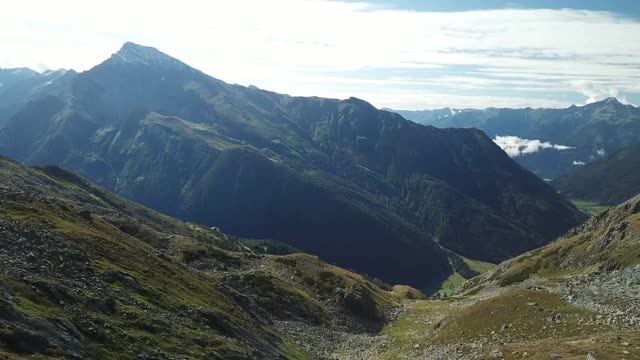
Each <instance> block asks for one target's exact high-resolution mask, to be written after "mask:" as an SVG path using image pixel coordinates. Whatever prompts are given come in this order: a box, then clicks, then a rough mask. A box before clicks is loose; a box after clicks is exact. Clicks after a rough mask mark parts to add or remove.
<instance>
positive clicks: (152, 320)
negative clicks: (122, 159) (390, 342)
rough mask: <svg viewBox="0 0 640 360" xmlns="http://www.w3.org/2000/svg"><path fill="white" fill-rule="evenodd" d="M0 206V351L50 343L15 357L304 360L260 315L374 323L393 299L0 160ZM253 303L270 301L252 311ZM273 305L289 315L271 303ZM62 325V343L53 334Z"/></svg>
mask: <svg viewBox="0 0 640 360" xmlns="http://www.w3.org/2000/svg"><path fill="white" fill-rule="evenodd" d="M0 198H2V202H1V205H0V225H1V227H2V229H5V230H4V231H5V232H2V230H0V232H2V236H0V241H2V243H3V246H2V249H1V250H0V260H2V261H1V262H0V295H2V297H0V300H2V299H4V300H3V301H0V355H1V354H3V353H4V354H11V355H10V356H11V357H14V356H16V351H17V352H20V351H24V349H22V350H21V349H20V346H19V344H17V343H16V337H18V338H19V337H20V336H24V334H22V333H17V331H18V330H19V329H23V330H24V331H27V333H31V334H35V335H34V336H35V338H36V339H40V340H42V339H43V338H47V337H49V338H50V339H51V340H50V342H49V343H48V345H47V346H44V345H43V346H42V347H41V348H37V347H32V348H31V349H30V350H28V351H26V353H28V352H36V353H41V354H44V355H46V356H48V357H68V356H71V354H80V355H81V356H89V357H92V358H104V359H110V358H123V357H124V358H135V357H136V356H137V355H138V354H139V353H141V352H146V353H147V354H150V355H152V356H165V357H166V356H178V355H179V356H181V357H185V358H202V357H204V356H209V357H214V358H215V357H220V358H245V357H248V356H258V357H264V358H271V357H279V356H284V357H287V358H304V357H306V355H305V354H304V352H302V351H301V349H300V348H298V346H297V345H294V344H293V343H292V342H291V341H289V340H288V339H286V338H285V337H283V336H282V335H280V334H278V333H277V332H276V330H275V329H273V328H272V326H271V320H270V319H272V318H284V319H289V318H292V317H293V316H294V315H296V316H297V317H295V319H296V320H300V321H311V320H309V319H318V320H319V321H320V322H321V323H322V322H323V321H324V322H327V319H329V320H330V318H331V317H335V316H336V315H337V314H336V313H330V312H327V311H326V310H325V308H324V307H323V301H331V302H337V304H338V306H339V307H338V309H339V310H340V311H341V312H343V316H344V317H347V318H352V319H354V320H355V321H359V320H362V321H363V322H367V321H369V322H371V323H379V322H381V321H383V314H382V313H383V311H384V309H385V308H386V307H388V306H393V305H395V304H397V303H398V301H399V299H400V297H399V296H398V295H396V294H394V293H391V292H387V291H384V290H382V289H380V288H378V287H377V286H375V285H373V284H372V283H370V282H369V281H367V280H366V279H364V278H362V277H361V276H360V275H357V274H353V273H350V272H348V271H345V270H342V269H339V268H336V267H333V266H330V265H327V264H325V263H323V262H322V261H321V260H319V259H317V258H314V257H310V256H306V255H289V256H285V257H281V256H270V255H258V254H256V253H255V252H253V251H252V250H251V248H250V246H253V245H256V243H255V242H242V241H239V240H237V239H233V238H230V237H227V236H226V235H224V234H221V233H218V232H216V231H213V230H210V229H207V228H203V227H199V226H197V225H193V224H185V223H182V222H180V221H177V220H175V219H172V218H169V217H166V216H163V215H160V214H158V213H156V212H154V211H151V210H148V209H146V208H143V207H141V206H138V205H136V204H133V203H131V202H128V201H125V200H122V199H120V198H118V197H115V196H113V195H111V194H109V193H108V192H106V191H104V190H102V189H100V188H96V187H94V186H92V185H90V184H89V183H87V182H86V181H85V180H83V179H81V178H78V177H76V176H74V175H72V174H69V173H67V172H64V171H61V170H59V169H57V168H46V169H40V170H37V169H26V168H23V167H22V166H20V165H18V164H16V163H13V162H11V161H8V160H4V159H0ZM34 234H35V235H34ZM20 238H22V239H26V240H19V239H20ZM18 241H21V242H20V244H18ZM256 246H258V247H259V248H260V249H264V246H265V243H264V242H261V243H257V245H256ZM222 248H226V249H232V250H244V251H245V252H244V253H241V252H228V251H226V250H223V249H222ZM278 249H279V250H282V249H283V247H278ZM9 261H11V263H10V266H6V265H7V264H9V263H8V262H9ZM3 264H4V265H3ZM263 264H267V265H268V266H265V267H262V265H263ZM25 274H26V275H25ZM234 279H237V280H238V281H232V280H234ZM337 292H339V293H340V296H336V293H337ZM253 295H267V297H268V296H272V297H273V298H272V299H271V301H269V299H266V298H267V297H263V299H262V300H263V301H261V302H258V303H257V306H256V303H254V300H252V299H255V296H253ZM321 295H323V296H324V297H322V296H321ZM265 299H266V300H265ZM285 300H286V301H289V300H290V301H291V303H292V304H295V305H296V306H297V309H298V310H300V311H298V313H296V314H293V313H292V312H290V311H288V310H289V309H286V308H285V309H278V308H277V307H274V306H277V304H278V303H279V302H283V301H285ZM67 321H68V322H69V324H71V325H69V326H71V327H72V328H73V329H74V331H73V332H72V335H71V336H70V338H71V339H72V340H73V342H72V344H71V345H69V344H68V343H66V342H65V341H66V340H64V339H65V338H64V336H63V333H64V331H62V330H60V326H61V325H60V324H61V323H64V324H67ZM52 327H53V329H54V330H50V331H51V334H48V333H47V331H45V330H46V329H51V328H52ZM16 334H18V335H16ZM20 334H22V335H20ZM39 336H40V337H39ZM74 344H75V345H74ZM26 353H25V354H24V355H28V354H26Z"/></svg>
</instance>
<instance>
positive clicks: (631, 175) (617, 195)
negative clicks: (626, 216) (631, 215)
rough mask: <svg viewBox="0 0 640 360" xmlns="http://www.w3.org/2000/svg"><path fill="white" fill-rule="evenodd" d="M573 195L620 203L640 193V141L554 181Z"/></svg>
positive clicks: (564, 190)
mask: <svg viewBox="0 0 640 360" xmlns="http://www.w3.org/2000/svg"><path fill="white" fill-rule="evenodd" d="M552 185H553V186H554V187H555V188H556V189H558V190H559V191H560V192H562V193H563V194H564V195H566V196H567V197H570V198H577V199H584V200H590V201H593V202H596V203H598V204H602V205H618V204H621V203H622V202H624V201H626V200H627V199H629V198H631V197H634V196H635V195H638V194H640V144H635V145H631V146H627V147H625V148H623V149H622V150H619V151H617V152H615V153H613V154H611V155H608V156H606V157H604V158H602V159H598V160H596V161H594V162H592V163H589V164H587V165H586V166H583V167H580V168H578V169H576V170H575V171H574V172H572V173H570V174H568V175H565V176H562V177H560V178H558V179H556V180H554V181H553V183H552Z"/></svg>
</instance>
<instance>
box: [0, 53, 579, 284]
mask: <svg viewBox="0 0 640 360" xmlns="http://www.w3.org/2000/svg"><path fill="white" fill-rule="evenodd" d="M0 153H3V154H6V155H8V156H11V157H13V158H16V159H18V160H19V161H21V162H24V163H27V164H57V165H60V166H63V167H65V168H67V169H70V170H72V171H74V172H76V173H78V174H80V175H82V176H86V177H87V178H89V179H91V180H92V181H95V182H96V183H98V184H100V185H102V186H105V187H107V188H108V189H112V190H113V191H115V192H116V193H118V194H120V195H123V196H125V197H127V198H129V199H132V200H135V201H137V202H140V203H142V204H144V205H146V206H149V207H152V208H154V209H156V210H158V211H161V212H163V213H166V214H169V215H173V216H177V217H179V218H180V219H184V220H189V221H196V222H199V223H203V224H207V225H209V226H217V227H220V228H221V229H223V230H224V231H228V232H230V233H232V234H235V235H239V236H246V237H256V238H271V239H276V240H280V241H283V242H286V243H288V244H291V245H293V246H295V247H297V248H300V249H302V250H304V251H307V252H310V253H313V254H316V255H319V256H321V257H322V258H323V259H326V260H328V261H330V262H333V263H336V264H339V265H342V266H346V267H349V268H354V269H356V270H359V271H362V272H365V273H368V274H370V275H372V276H377V277H380V278H383V279H384V280H387V281H389V282H393V283H408V284H411V285H415V286H417V287H420V288H422V289H427V288H432V287H433V286H436V288H437V286H438V284H439V283H440V282H441V281H442V280H443V279H446V278H447V277H449V276H450V275H451V274H453V273H454V272H458V273H462V274H466V275H467V276H469V275H472V274H473V273H474V272H473V271H470V269H468V267H466V266H465V265H464V261H462V260H461V258H460V257H459V256H458V255H456V253H457V254H460V255H465V256H469V257H472V258H476V259H480V260H487V261H495V262H497V261H500V260H503V259H505V258H508V257H510V256H513V255H516V254H519V253H521V252H523V251H526V250H528V249H531V248H534V247H537V246H540V245H542V244H544V243H545V242H547V241H549V240H550V239H552V238H554V237H555V236H557V235H558V234H560V233H562V232H564V231H566V230H567V229H568V228H570V227H572V226H574V225H576V224H577V223H579V222H580V221H581V220H582V215H581V214H580V213H579V212H578V211H577V210H576V209H575V208H574V207H573V206H572V205H570V204H568V203H567V202H566V201H564V200H563V199H562V198H561V197H559V196H558V195H557V194H556V193H555V191H554V190H553V189H552V188H550V187H549V186H548V185H546V184H544V183H543V182H542V181H541V180H539V179H538V178H537V177H536V176H534V175H533V174H531V173H529V172H527V171H526V170H523V169H522V168H521V167H520V166H518V165H517V164H516V163H515V162H513V161H512V160H511V159H510V158H509V157H508V156H506V154H504V152H502V151H501V150H500V149H499V148H498V147H497V146H496V145H495V144H494V143H493V142H492V141H491V139H489V138H488V137H487V136H486V135H484V134H483V133H482V132H480V131H477V130H453V129H445V130H443V129H436V128H433V127H425V126H421V125H417V124H415V123H412V122H410V121H407V120H405V119H403V118H402V117H400V116H398V115H397V114H393V113H390V112H386V111H380V110H377V109H376V108H374V107H373V106H371V105H370V104H368V103H367V102H365V101H362V100H359V99H355V98H351V99H347V100H334V99H323V98H302V97H291V96H287V95H281V94H276V93H273V92H269V91H265V90H260V89H258V88H255V87H242V86H237V85H229V84H226V83H224V82H222V81H220V80H217V79H214V78H211V77H209V76H207V75H205V74H203V73H202V72H200V71H198V70H196V69H193V68H191V67H189V66H188V65H186V64H184V63H182V62H180V61H179V60H176V59H174V58H171V57H169V56H168V55H166V54H163V53H161V52H159V51H158V50H156V49H153V48H148V47H143V46H139V45H135V44H131V43H127V44H125V45H124V46H123V48H122V49H121V50H120V51H119V52H118V53H116V54H114V55H113V56H112V57H111V58H110V59H108V60H107V61H105V62H103V63H102V64H100V65H98V66H96V67H94V68H93V69H91V70H89V71H87V72H84V73H82V74H79V75H78V76H77V77H76V78H75V79H74V80H73V81H72V82H71V83H70V85H69V87H68V88H67V89H65V90H64V91H61V92H60V93H58V94H56V95H52V96H48V97H44V98H42V99H40V100H38V101H35V102H32V103H30V104H28V105H27V106H25V107H24V108H23V109H22V110H21V111H19V112H18V113H16V114H15V115H14V116H13V117H12V118H11V120H10V121H9V123H8V125H7V126H6V127H5V128H4V129H3V130H2V131H0Z"/></svg>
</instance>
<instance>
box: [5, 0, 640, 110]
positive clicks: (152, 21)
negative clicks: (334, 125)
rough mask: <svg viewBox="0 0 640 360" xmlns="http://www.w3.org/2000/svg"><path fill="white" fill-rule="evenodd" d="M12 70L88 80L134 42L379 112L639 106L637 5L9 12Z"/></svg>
mask: <svg viewBox="0 0 640 360" xmlns="http://www.w3.org/2000/svg"><path fill="white" fill-rule="evenodd" d="M0 34H3V35H2V36H0V49H2V51H1V52H0V67H2V68H12V67H22V66H26V67H31V68H33V69H35V70H39V71H42V70H46V69H58V68H73V69H74V70H76V71H85V70H88V69H90V68H91V67H93V66H95V65H97V64H98V63H100V62H102V61H104V60H105V59H107V58H108V57H109V56H110V55H111V54H112V53H114V52H116V51H118V49H119V48H120V47H121V46H122V44H123V43H124V42H126V41H132V42H135V43H138V44H142V45H147V46H153V47H156V48H158V49H159V50H161V51H163V52H165V53H167V54H169V55H171V56H174V57H176V58H178V59H180V60H182V61H184V62H186V63H187V64H189V65H191V66H193V67H196V68H198V69H200V70H202V71H204V72H205V73H207V74H209V75H211V76H213V77H216V78H218V79H221V80H224V81H226V82H229V83H237V84H242V85H255V86H257V87H260V88H263V89H268V90H273V91H277V92H281V93H287V94H291V95H300V96H311V95H315V96H323V97H332V98H347V97H350V96H355V97H358V98H362V99H365V100H367V101H369V102H371V103H372V104H373V105H375V106H377V107H388V108H394V109H407V110H421V109H434V108H443V107H454V108H486V107H533V108H538V107H555V108H557V107H566V106H570V105H572V104H576V105H581V104H586V103H590V102H594V101H598V100H602V99H604V98H607V97H611V96H614V97H617V98H618V99H619V100H620V101H621V102H623V103H631V104H634V105H640V41H639V40H638V39H640V2H636V1H631V0H620V1H599V0H598V1H596V0H580V1H572V0H564V1H563V0H553V1H552V0H539V1H533V0H528V1H517V0H516V1H498V0H484V1H481V0H474V1H471V0H457V1H434V0H420V1H416V0H395V1H393V0H368V1H358V2H356V1H346V0H345V1H334V0H270V1H263V0H262V1H259V0H233V1H223V0H209V1H204V0H203V1H196V0H182V1H157V0H154V1H151V0H136V1H131V0H127V1H123V0H111V1H76V0H57V1H45V0H20V1H18V0H9V1H7V3H5V4H3V11H2V12H0Z"/></svg>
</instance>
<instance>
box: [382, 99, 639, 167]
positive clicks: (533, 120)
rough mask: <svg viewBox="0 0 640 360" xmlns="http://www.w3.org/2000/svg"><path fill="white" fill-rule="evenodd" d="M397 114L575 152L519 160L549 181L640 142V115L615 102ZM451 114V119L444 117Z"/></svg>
mask: <svg viewBox="0 0 640 360" xmlns="http://www.w3.org/2000/svg"><path fill="white" fill-rule="evenodd" d="M394 111H395V112H397V113H399V114H400V115H402V116H404V117H406V118H407V119H409V120H413V121H416V122H419V123H422V124H426V125H433V126H436V127H441V128H446V127H460V128H472V127H474V128H478V129H481V130H483V131H484V132H486V133H487V135H489V136H490V137H491V138H492V139H493V138H495V137H496V136H517V137H520V138H523V139H529V140H540V141H542V142H550V143H552V144H559V145H564V146H569V147H573V149H569V150H563V151H557V150H553V149H543V150H541V151H538V152H535V153H530V154H523V155H520V156H518V157H517V158H516V160H517V161H518V162H519V163H520V164H522V165H523V166H525V167H526V168H528V169H529V170H531V171H533V172H534V173H536V174H537V175H539V176H541V177H543V178H555V177H558V176H560V175H562V174H566V173H568V172H570V171H571V170H573V169H574V168H575V167H576V166H580V165H579V164H581V163H588V162H591V161H593V160H597V159H599V158H601V157H603V156H605V155H606V154H610V153H613V152H615V151H617V150H619V149H621V148H623V147H625V146H627V145H631V144H633V143H635V142H637V141H638V139H639V138H640V109H638V108H637V107H634V106H632V105H624V104H622V103H620V102H619V101H618V100H617V99H615V98H608V99H605V100H602V101H599V102H595V103H592V104H589V105H584V106H571V107H569V108H566V109H531V108H525V109H496V108H489V109H486V110H473V109H465V110H449V109H444V110H427V111H397V110H394ZM447 111H449V113H450V115H449V116H444V115H446V112H447ZM453 113H454V114H453Z"/></svg>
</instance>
